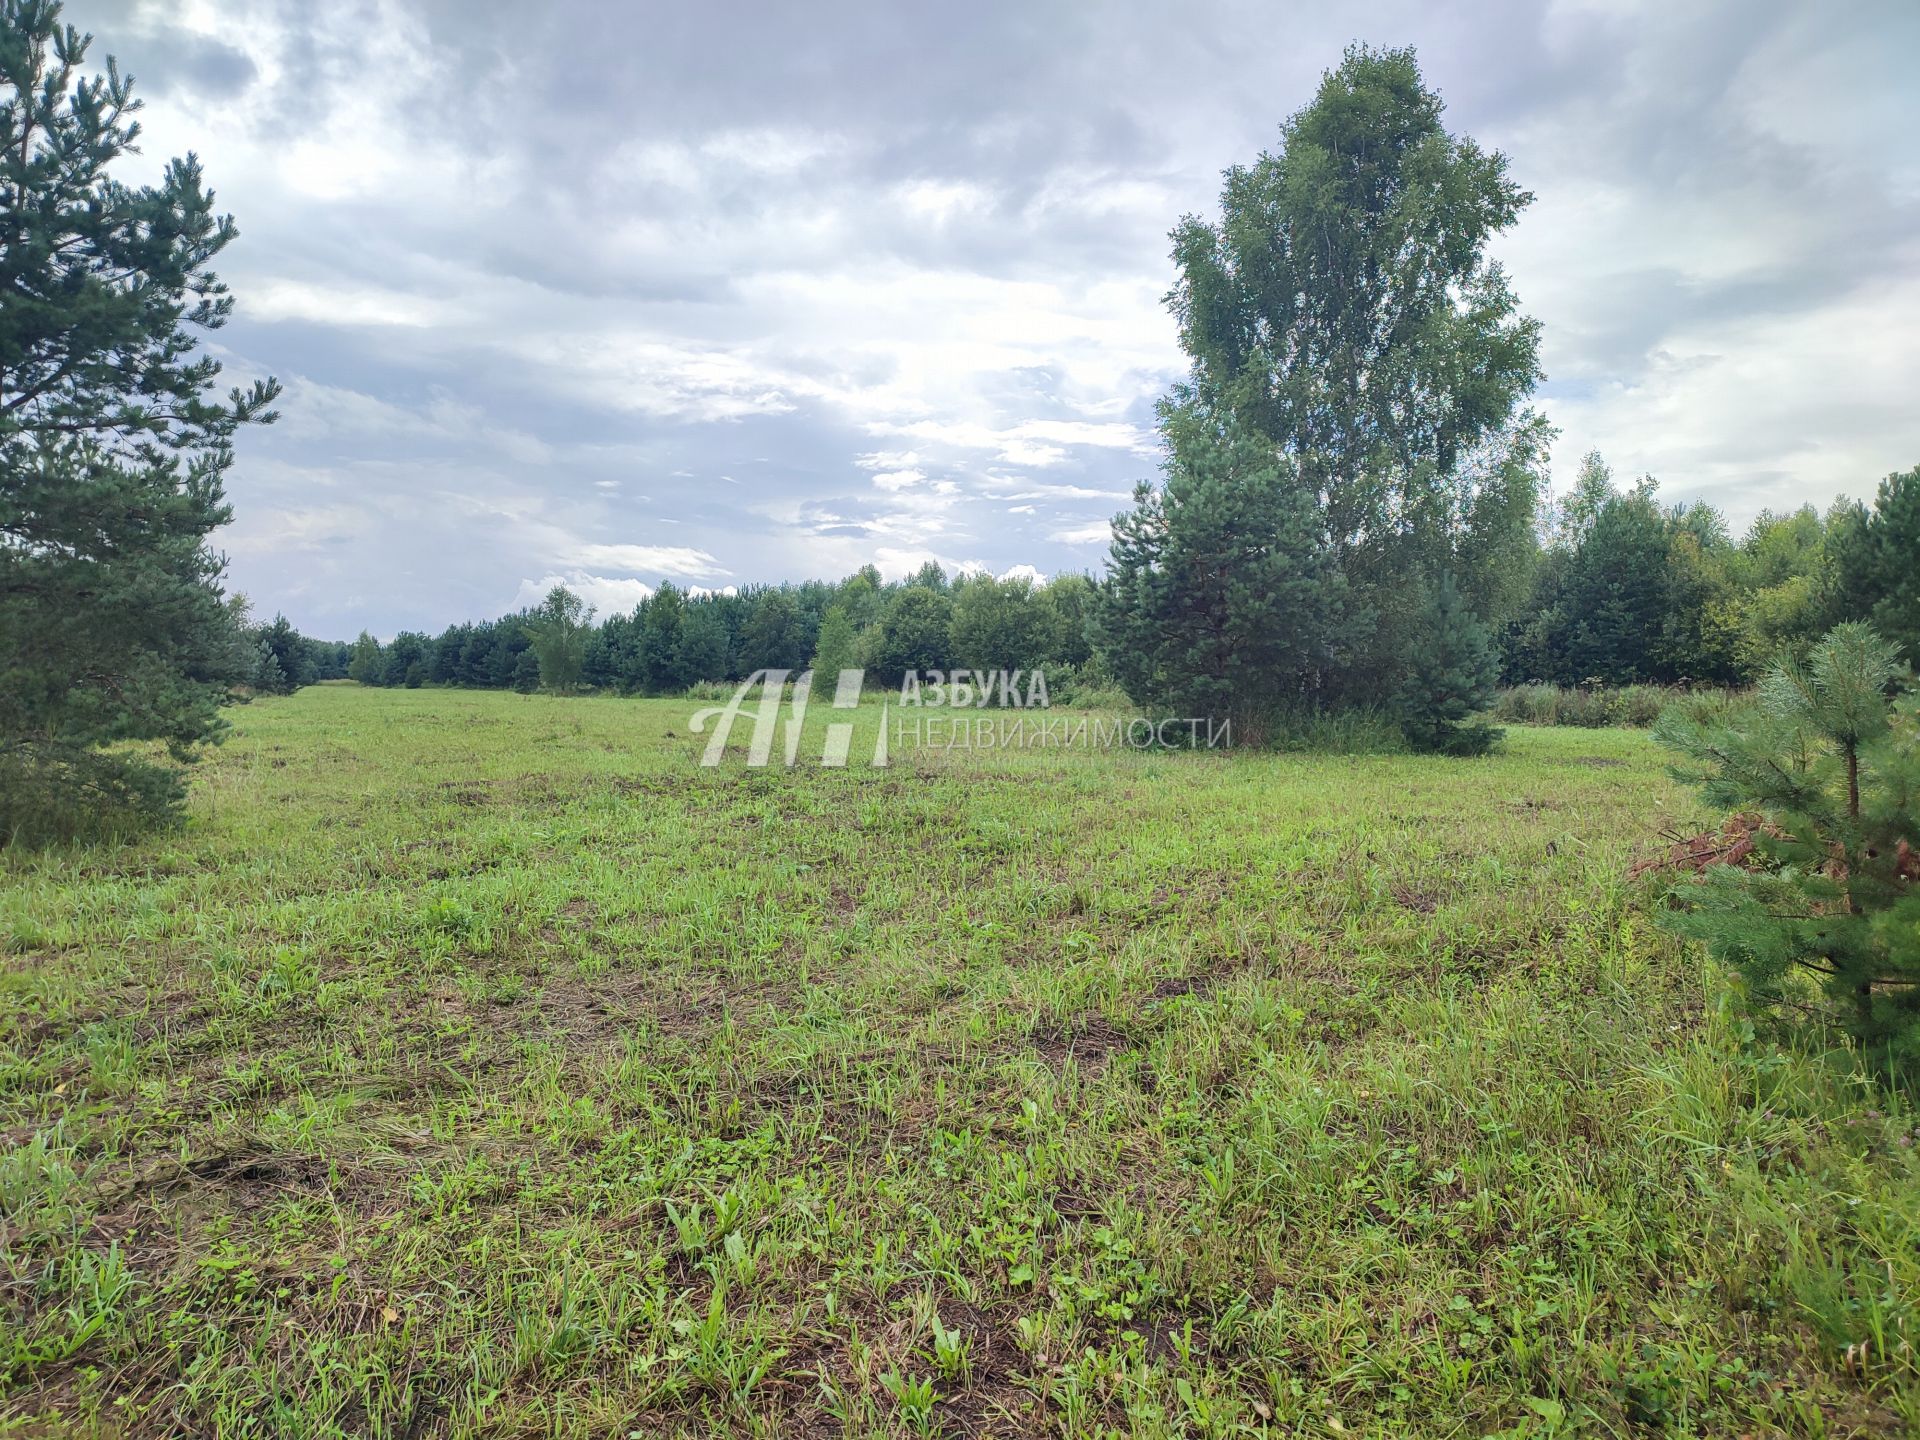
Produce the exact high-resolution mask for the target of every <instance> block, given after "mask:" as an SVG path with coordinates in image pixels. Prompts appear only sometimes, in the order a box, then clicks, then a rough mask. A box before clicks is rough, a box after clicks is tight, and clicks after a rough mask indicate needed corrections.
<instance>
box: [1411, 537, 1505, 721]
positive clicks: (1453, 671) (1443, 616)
mask: <svg viewBox="0 0 1920 1440" xmlns="http://www.w3.org/2000/svg"><path fill="white" fill-rule="evenodd" d="M1411 639H1412V646H1413V648H1412V653H1411V654H1410V655H1409V656H1408V665H1407V679H1406V682H1405V684H1404V685H1403V686H1402V687H1401V690H1400V697H1399V699H1400V724H1401V728H1402V729H1403V730H1405V732H1406V736H1407V743H1408V744H1410V745H1412V746H1413V748H1414V749H1416V750H1424V751H1428V752H1431V753H1435V754H1441V755H1484V754H1486V753H1487V751H1489V750H1491V749H1492V748H1493V747H1494V745H1495V744H1496V743H1498V741H1499V739H1500V737H1501V735H1502V734H1504V733H1505V732H1503V731H1501V730H1498V729H1496V728H1495V727H1494V726H1492V725H1489V724H1487V723H1486V722H1485V721H1476V720H1474V719H1473V717H1474V716H1476V715H1478V714H1480V713H1481V712H1482V711H1484V710H1485V709H1486V708H1487V707H1488V706H1489V705H1491V704H1492V703H1493V692H1494V682H1495V681H1496V680H1497V679H1498V678H1499V670H1500V662H1499V657H1498V656H1497V655H1495V653H1494V649H1493V641H1492V639H1491V638H1490V637H1489V636H1488V634H1487V627H1486V626H1484V625H1482V624H1481V623H1480V622H1479V620H1477V619H1476V618H1475V617H1474V614H1473V612H1472V611H1471V610H1469V609H1467V605H1466V601H1465V599H1464V598H1462V596H1461V594H1460V589H1459V587H1458V586H1457V585H1455V584H1454V581H1453V576H1451V575H1442V576H1441V577H1440V582H1439V583H1438V584H1437V585H1435V586H1434V587H1433V590H1432V593H1431V594H1430V595H1429V596H1428V599H1427V604H1426V608H1425V609H1424V611H1423V612H1422V614H1421V617H1420V623H1419V624H1418V625H1417V626H1416V627H1415V629H1414V633H1413V635H1412V637H1411Z"/></svg>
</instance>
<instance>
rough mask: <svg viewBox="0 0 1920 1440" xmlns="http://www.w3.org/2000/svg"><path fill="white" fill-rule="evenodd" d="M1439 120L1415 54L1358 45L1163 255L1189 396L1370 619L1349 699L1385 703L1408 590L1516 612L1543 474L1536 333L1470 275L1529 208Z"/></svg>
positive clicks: (1502, 286) (1479, 273)
mask: <svg viewBox="0 0 1920 1440" xmlns="http://www.w3.org/2000/svg"><path fill="white" fill-rule="evenodd" d="M1441 111H1442V106H1441V101H1440V98H1439V96H1438V95H1437V94H1435V93H1434V92H1433V91H1432V90H1431V89H1429V88H1428V87H1427V85H1426V84H1425V82H1424V81H1423V79H1422V77H1421V74H1420V69H1419V66H1418V64H1417V62H1416V60H1415V58H1414V55H1413V52H1412V51H1410V50H1371V49H1367V48H1365V47H1360V46H1356V47H1354V48H1352V49H1350V50H1348V52H1347V53H1346V56H1345V58H1344V59H1343V60H1342V62H1341V64H1340V65H1339V67H1338V68H1337V69H1335V70H1333V71H1331V72H1329V73H1328V74H1327V75H1326V76H1325V77H1324V78H1323V79H1322V82H1321V85H1320V89H1319V91H1318V93H1317V94H1316V95H1315V97H1314V99H1313V102H1312V103H1311V104H1309V105H1308V106H1307V107H1306V108H1305V109H1303V110H1301V111H1300V112H1299V113H1298V114H1296V115H1295V116H1293V117H1292V118H1291V119H1290V120H1289V121H1288V122H1287V123H1286V126H1285V128H1284V132H1283V144H1282V146H1281V148H1280V150H1279V152H1278V153H1277V154H1267V155H1262V156H1261V157H1260V158H1259V160H1258V161H1256V162H1255V163H1254V164H1253V165H1252V166H1250V167H1240V166H1236V167H1234V168H1233V169H1231V170H1229V171H1227V173H1226V177H1225V186H1224V188H1223V191H1222V195H1221V214H1220V218H1219V220H1218V221H1217V222H1209V221H1206V220H1202V219H1200V218H1197V217H1189V218H1188V219H1186V220H1185V221H1183V222H1182V223H1181V224H1180V226H1179V227H1178V228H1177V229H1176V230H1175V231H1174V235H1173V243H1174V260H1175V263H1176V265H1177V266H1178V268H1179V276H1178V279H1177V281H1176V283H1175V286H1174V290H1173V293H1172V296H1171V302H1172V305H1173V310H1174V314H1175V317H1176V319H1177V320H1178V321H1179V325H1180V336H1181V343H1182V345H1183V347H1184V348H1185V349H1186V351H1187V353H1188V355H1189V356H1190V357H1191V359H1192V365H1193V369H1192V380H1191V393H1192V395H1193V397H1194V398H1196V399H1197V400H1198V401H1199V402H1200V404H1201V405H1202V407H1203V408H1204V409H1205V410H1207V411H1209V412H1211V413H1215V414H1219V415H1223V416H1224V415H1231V416H1233V417H1234V418H1235V419H1236V420H1237V421H1238V422H1239V424H1240V425H1241V426H1243V427H1244V428H1245V429H1246V431H1247V432H1248V433H1250V434H1252V435H1256V436H1258V437H1260V438H1261V439H1262V440H1263V441H1264V442H1266V443H1267V444H1268V445H1270V446H1271V447H1273V449H1274V450H1275V451H1276V452H1277V453H1278V456H1279V457H1281V461H1282V464H1283V465H1284V467H1285V472H1286V473H1287V475H1288V476H1289V478H1290V481H1291V483H1292V484H1294V485H1296V486H1297V487H1298V489H1299V490H1300V491H1301V492H1302V493H1304V494H1308V495H1312V496H1314V497H1316V500H1317V502H1318V510H1319V516H1318V518H1319V521H1320V528H1321V531H1322V534H1323V536H1324V538H1325V541H1326V543H1327V544H1329V545H1330V546H1331V547H1332V549H1333V551H1334V554H1335V557H1336V558H1337V560H1338V562H1339V565H1340V568H1341V571H1342V573H1343V574H1344V575H1345V576H1346V577H1347V581H1348V583H1349V584H1350V585H1351V586H1352V587H1353V590H1354V592H1355V594H1356V597H1357V598H1358V600H1359V602H1360V605H1361V607H1362V608H1364V609H1368V610H1371V611H1373V612H1374V613H1375V614H1376V615H1377V617H1378V619H1379V622H1380V625H1379V629H1378V630H1377V631H1376V632H1375V636H1374V639H1373V641H1372V642H1371V643H1370V644H1369V645H1367V646H1366V647H1365V648H1364V649H1363V650H1360V651H1358V652H1356V653H1355V655H1354V656H1353V657H1352V658H1351V662H1350V664H1351V667H1352V674H1351V676H1350V677H1349V678H1348V679H1347V681H1346V685H1347V688H1348V690H1349V691H1350V692H1351V693H1352V694H1353V695H1354V696H1355V698H1361V699H1374V700H1379V699H1383V698H1385V695H1386V693H1389V692H1390V691H1391V689H1392V688H1393V683H1394V680H1393V674H1392V672H1393V670H1394V667H1395V664H1396V662H1397V660H1398V658H1399V651H1398V647H1397V645H1396V644H1395V642H1394V636H1395V634H1396V633H1397V625H1398V624H1399V623H1401V622H1404V621H1406V620H1408V619H1410V618H1411V615H1412V613H1413V612H1414V611H1415V610H1417V608H1418V606H1419V603H1420V590H1419V583H1420V581H1421V579H1422V577H1430V576H1433V575H1436V574H1438V573H1439V572H1440V571H1442V570H1447V569H1451V570H1453V571H1454V572H1455V573H1456V575H1458V576H1459V578H1460V582H1461V585H1462V588H1463V589H1464V590H1465V592H1466V593H1467V596H1468V598H1469V601H1470V603H1472V604H1474V605H1477V606H1480V607H1482V608H1483V610H1484V611H1485V612H1486V613H1489V614H1490V615H1492V616H1493V617H1494V618H1496V619H1501V620H1504V618H1505V616H1506V613H1507V610H1508V608H1509V607H1510V605H1511V604H1512V603H1514V602H1515V601H1517V600H1518V599H1519V598H1521V597H1520V594H1519V591H1518V587H1515V586H1511V585H1509V584H1508V583H1506V582H1507V579H1508V577H1509V575H1510V573H1511V571H1512V569H1513V567H1514V566H1515V565H1516V564H1523V563H1524V557H1525V556H1526V555H1527V554H1529V553H1530V551H1531V546H1532V540H1531V531H1532V523H1533V517H1534V511H1535V508H1536V504H1537V494H1538V489H1539V483H1540V482H1539V471H1540V466H1541V463H1542V461H1543V459H1544V450H1545V439H1546V435H1547V431H1546V427H1545V425H1544V422H1543V421H1541V420H1540V419H1539V418H1538V417H1537V416H1535V415H1533V414H1532V413H1531V412H1530V411H1525V410H1523V409H1522V408H1521V407H1522V405H1523V402H1524V401H1525V399H1526V397H1527V395H1528V394H1529V393H1530V392H1531V390H1532V388H1533V386H1534V384H1535V382H1536V381H1537V380H1538V378H1539V375H1540V368H1539V363H1538V358H1537V356H1538V350H1539V326H1538V324H1537V322H1535V321H1533V320H1531V319H1528V318H1526V317H1524V316H1522V315H1521V314H1520V312H1519V308H1518V302H1517V301H1516V299H1515V297H1514V295H1513V292H1512V291H1511V289H1510V288H1509V287H1508V284H1507V280H1506V276H1505V274H1504V272H1503V271H1502V269H1501V267H1500V266H1499V265H1498V264H1497V263H1495V262H1494V261H1493V260H1492V259H1491V258H1490V257H1489V255H1488V247H1489V245H1490V244H1491V242H1492V241H1493V240H1494V238H1495V237H1496V236H1498V235H1499V234H1500V233H1501V232H1503V231H1505V230H1506V229H1508V228H1509V227H1510V226H1512V225H1513V224H1514V223H1515V221H1516V220H1517V219H1518V217H1519V214H1520V212H1521V210H1522V209H1523V208H1525V206H1526V205H1527V204H1528V203H1529V202H1530V200H1531V199H1532V197H1531V196H1530V195H1529V194H1528V193H1527V192H1526V191H1524V190H1522V189H1521V188H1520V187H1519V186H1518V185H1516V184H1515V183H1514V182H1513V181H1512V180H1511V179H1510V178H1509V176H1508V174H1507V161H1506V158H1505V157H1504V156H1503V155H1500V154H1499V153H1497V152H1488V151H1485V150H1482V149H1481V148H1480V147H1479V146H1478V145H1477V144H1476V143H1475V142H1474V141H1473V140H1471V139H1469V138H1466V137H1463V136H1455V135H1452V134H1449V133H1448V132H1447V130H1446V129H1445V127H1444V126H1443V125H1442V123H1441ZM1185 398H1186V397H1185V396H1184V394H1182V395H1177V396H1176V400H1179V401H1184V399H1185ZM1410 581H1411V582H1412V583H1411V584H1410V583H1409V582H1410Z"/></svg>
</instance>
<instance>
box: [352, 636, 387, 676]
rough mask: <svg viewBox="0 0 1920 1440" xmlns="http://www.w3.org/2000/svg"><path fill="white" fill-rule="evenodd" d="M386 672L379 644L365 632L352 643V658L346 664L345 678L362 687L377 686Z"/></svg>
mask: <svg viewBox="0 0 1920 1440" xmlns="http://www.w3.org/2000/svg"><path fill="white" fill-rule="evenodd" d="M385 672H386V660H385V658H384V657H383V656H382V655H381V653H380V642H379V641H378V640H376V639H374V638H373V636H371V635H369V634H368V633H367V632H366V631H364V630H362V631H361V632H360V638H359V639H358V640H355V641H354V642H353V658H352V659H351V660H349V661H348V662H347V678H348V679H349V680H354V681H357V682H359V683H360V684H362V685H378V684H379V683H380V681H381V679H382V677H383V676H384V674H385Z"/></svg>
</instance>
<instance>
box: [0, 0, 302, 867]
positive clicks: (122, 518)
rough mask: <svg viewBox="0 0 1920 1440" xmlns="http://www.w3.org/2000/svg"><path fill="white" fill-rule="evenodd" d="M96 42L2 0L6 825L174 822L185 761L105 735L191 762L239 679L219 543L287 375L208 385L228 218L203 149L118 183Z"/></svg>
mask: <svg viewBox="0 0 1920 1440" xmlns="http://www.w3.org/2000/svg"><path fill="white" fill-rule="evenodd" d="M90 40H91V37H90V36H84V35H81V34H80V33H79V32H78V31H76V30H75V29H74V28H73V27H71V26H66V25H62V24H61V23H60V7H59V6H58V5H57V4H55V3H51V0H0V840H4V839H6V838H8V837H9V836H16V837H17V836H42V835H49V836H50V835H58V834H74V833H79V832H81V831H85V830H88V829H91V828H97V827H99V826H100V825H103V824H108V823H111V824H116V825H118V824H124V823H129V822H133V823H138V822H151V821H153V820H156V819H161V818H165V817H166V816H168V815H170V814H173V813H175V812H176V811H177V808H178V805H179V802H180V800H181V798H182V795H183V786H182V783H181V779H180V774H179V772H178V770H177V769H172V768H167V767H161V766H156V765H153V764H151V763H147V762H144V761H142V760H139V759H136V758H133V757H131V756H128V755H126V754H124V753H118V754H116V753H106V752H105V751H104V750H103V747H106V746H109V745H113V744H114V743H115V742H119V741H125V740H159V741H164V742H165V744H166V746H167V749H168V751H169V752H170V754H171V756H172V758H173V759H174V760H176V761H180V762H184V761H187V760H190V759H191V758H192V756H193V754H194V752H195V750H196V748H197V747H198V746H200V745H202V744H204V743H207V742H209V741H213V740H216V739H218V738H219V735H220V733H221V729H222V724H221V720H220V716H219V707H220V704H221V701H222V700H223V699H224V697H225V695H226V693H227V689H228V686H229V685H230V684H232V683H235V682H239V681H243V680H245V679H246V678H247V677H246V675H245V674H244V673H242V672H241V670H240V669H239V668H237V667H236V663H235V662H236V656H237V651H236V647H235V646H234V644H233V631H232V627H231V616H230V615H229V612H228V611H227V610H226V608H225V607H224V605H223V604H222V600H221V594H220V588H219V583H218V582H219V578H220V575H221V570H222V561H221V559H220V558H219V557H218V556H216V555H215V554H214V553H213V552H212V551H211V550H210V548H209V547H208V545H207V543H206V542H207V537H208V536H209V535H210V534H211V533H212V532H213V531H214V530H215V529H217V528H218V527H219V526H221V525H222V524H224V523H226V521H227V519H228V518H229V511H228V508H227V505H226V503H225V500H224V496H223V491H222V483H221V481H222V476H223V475H224V473H225V472H226V470H227V468H228V467H229V466H230V465H231V464H232V461H233V437H234V434H235V432H236V431H237V430H238V429H239V427H240V426H242V425H244V424H247V423H249V422H265V421H268V420H271V419H272V418H273V416H272V413H271V411H270V410H269V408H268V407H269V406H270V405H271V404H272V401H273V399H274V396H275V395H276V394H277V393H278V386H277V385H276V384H275V383H274V382H273V381H271V380H266V381H261V382H258V383H256V384H255V385H253V386H252V387H251V389H249V390H247V391H246V392H244V393H243V392H241V391H239V390H235V391H233V392H232V393H231V394H230V395H229V396H228V398H227V399H226V400H225V401H219V400H216V399H213V398H211V391H212V389H213V386H214V383H215V381H216V379H217V378H218V376H219V373H220V366H219V365H218V363H217V362H215V361H214V360H212V359H210V358H208V357H207V356H205V355H204V354H201V353H199V351H198V344H199V341H198V336H197V334H196V332H198V331H205V330H212V329H216V328H218V327H219V326H220V325H222V324H224V323H225V321H226V319H227V316H228V314H229V312H230V311H231V309H232V305H233V301H232V298H231V297H230V296H229V295H228V294H227V293H226V287H225V286H223V285H222V284H221V283H220V282H219V280H218V279H217V278H216V277H215V276H214V273H213V271H212V270H211V269H210V268H209V266H210V262H211V261H212V260H213V258H214V257H215V256H216V255H218V254H219V252H220V251H221V250H222V249H224V248H225V247H226V246H227V244H228V243H229V242H230V241H232V239H233V238H234V234H235V231H234V225H233V221H232V219H231V218H230V217H226V216H220V215H216V214H215V213H214V209H213V196H212V194H211V192H209V191H208V190H207V189H206V187H205V186H204V184H203V183H202V179H201V172H200V164H199V162H198V161H197V160H196V159H194V157H193V156H191V155H189V156H187V157H186V158H185V159H184V160H175V161H172V162H171V163H169V164H168V166H167V167H166V171H165V175H164V178H163V179H162V181H161V183H160V184H159V185H158V186H155V187H142V188H137V189H136V188H131V187H128V186H125V185H122V184H119V183H118V182H116V181H114V180H113V179H112V178H110V176H109V175H108V169H109V167H110V166H111V165H112V164H113V163H114V162H115V161H116V160H117V159H118V158H119V157H120V156H121V155H123V154H125V153H126V152H127V151H129V150H130V149H131V148H132V147H133V145H134V142H135V140H136V138H137V136H138V134H139V127H138V126H137V125H136V124H135V123H134V122H133V119H132V116H133V114H134V112H135V111H136V110H137V109H138V108H139V102H138V101H136V100H135V99H134V98H133V95H132V83H131V81H130V80H128V79H127V78H125V77H123V76H122V75H121V74H120V72H119V70H118V69H117V68H116V67H115V65H114V63H113V61H112V60H111V59H109V60H108V61H107V68H106V73H105V74H104V75H98V76H91V77H89V76H85V75H83V73H82V70H81V67H82V65H83V64H84V61H85V56H86V52H87V47H88V45H89V43H90Z"/></svg>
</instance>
